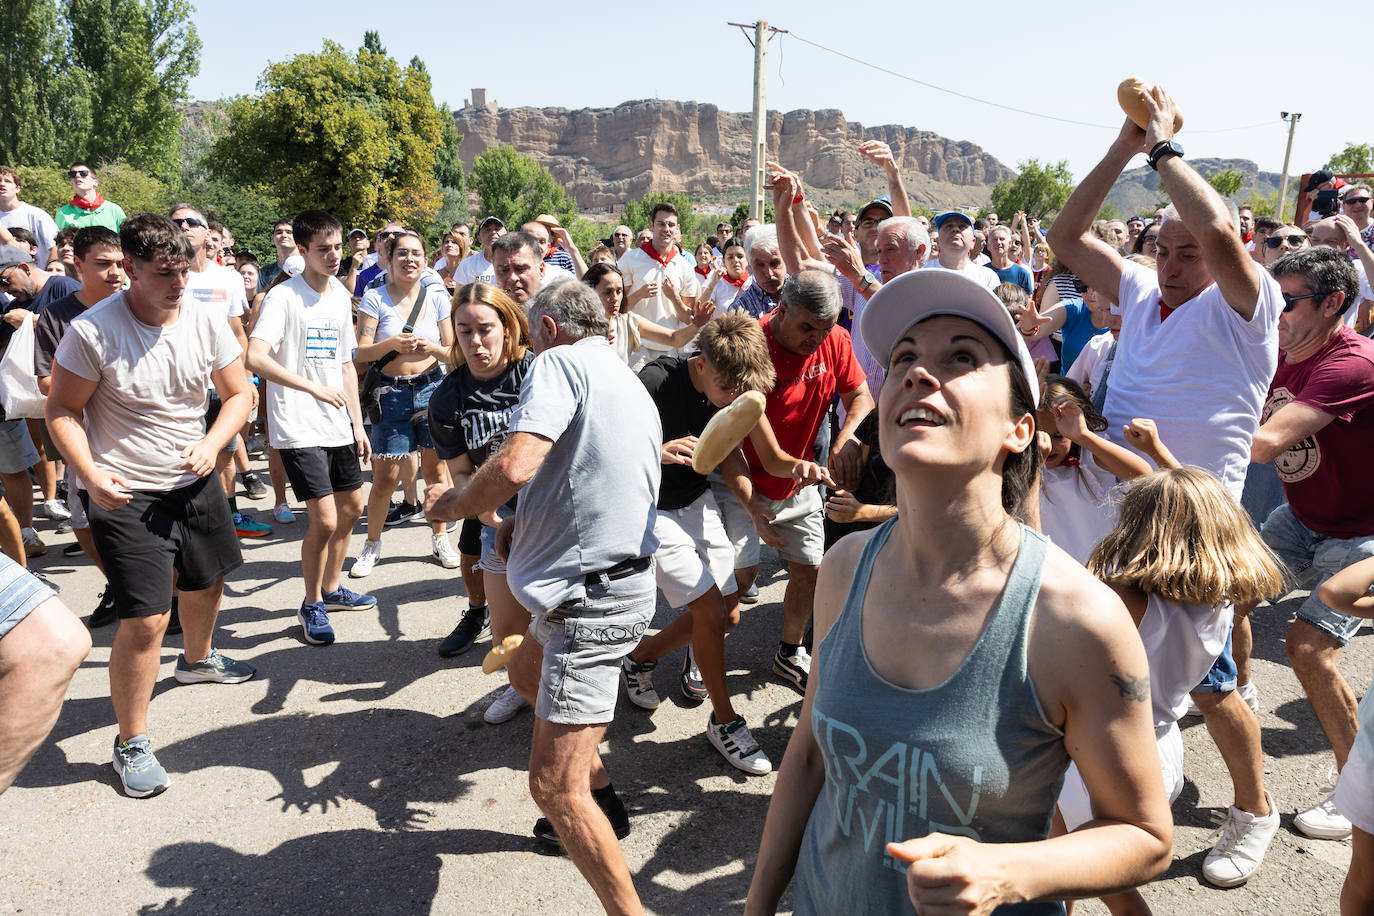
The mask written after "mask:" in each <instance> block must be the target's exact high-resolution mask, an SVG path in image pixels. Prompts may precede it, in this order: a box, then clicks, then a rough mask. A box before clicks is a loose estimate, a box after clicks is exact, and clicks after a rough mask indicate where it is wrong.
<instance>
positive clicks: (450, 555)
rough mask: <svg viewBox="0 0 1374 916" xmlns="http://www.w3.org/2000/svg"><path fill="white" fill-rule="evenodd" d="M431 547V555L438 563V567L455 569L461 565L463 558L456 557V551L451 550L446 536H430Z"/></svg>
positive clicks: (451, 547) (451, 546)
mask: <svg viewBox="0 0 1374 916" xmlns="http://www.w3.org/2000/svg"><path fill="white" fill-rule="evenodd" d="M430 540H431V542H432V545H433V555H434V557H435V559H437V560H438V561H439V565H440V566H442V567H444V569H457V568H458V567H459V566H462V565H463V558H462V557H460V556H458V551H456V550H454V549H453V544H452V543H451V542H450V541H449V539H448V535H447V534H434V535H430Z"/></svg>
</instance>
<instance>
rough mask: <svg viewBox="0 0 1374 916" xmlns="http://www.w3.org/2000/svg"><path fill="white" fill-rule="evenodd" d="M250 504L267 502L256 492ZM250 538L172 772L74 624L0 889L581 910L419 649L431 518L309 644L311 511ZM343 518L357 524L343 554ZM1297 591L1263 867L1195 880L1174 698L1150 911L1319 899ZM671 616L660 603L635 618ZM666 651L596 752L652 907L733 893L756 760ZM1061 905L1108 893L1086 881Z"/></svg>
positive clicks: (1208, 758)
mask: <svg viewBox="0 0 1374 916" xmlns="http://www.w3.org/2000/svg"><path fill="white" fill-rule="evenodd" d="M241 503H242V504H243V505H245V506H253V507H254V508H256V509H257V510H258V516H259V517H260V518H262V519H263V520H266V518H267V516H268V511H267V510H268V508H269V505H268V503H267V501H265V500H264V501H260V502H258V503H256V504H252V503H249V502H248V501H247V500H242V501H241ZM304 522H305V518H304V515H303V514H301V513H298V522H297V524H295V525H292V526H279V527H278V529H277V532H276V533H275V534H274V535H273V536H272V537H270V538H266V539H262V540H258V541H251V542H245V544H244V554H245V559H246V560H247V562H246V564H245V566H244V567H243V568H242V569H241V570H239V571H238V572H237V573H235V574H234V575H233V576H232V577H231V581H230V583H229V586H228V588H227V590H226V594H225V600H224V610H223V612H222V615H221V617H220V623H221V626H220V630H219V635H218V636H217V640H216V644H217V646H218V647H219V648H220V649H222V650H223V651H225V652H226V654H229V655H231V656H234V657H238V658H243V659H246V660H248V661H251V662H252V663H253V664H255V665H256V666H257V667H258V676H257V677H256V678H255V679H254V680H252V681H250V682H248V683H246V684H243V685H238V686H220V685H194V686H181V685H178V684H177V683H176V681H175V680H174V679H173V678H172V667H173V665H174V663H175V661H176V657H177V654H178V652H179V651H180V637H170V638H169V639H168V641H167V644H166V646H165V648H164V650H163V669H162V672H161V678H160V680H159V682H158V687H157V691H156V693H155V695H154V698H153V702H152V709H151V715H150V722H151V729H152V733H153V734H152V737H153V740H154V746H155V749H156V752H157V754H158V758H159V760H160V761H161V762H162V763H163V765H164V766H165V767H166V768H167V770H168V771H169V773H170V774H171V779H172V786H171V788H170V789H169V790H168V791H167V792H166V793H164V794H163V795H161V796H159V797H157V798H153V799H147V800H134V799H130V798H126V797H125V796H124V795H123V794H122V792H121V791H120V788H119V780H118V778H117V777H116V776H115V774H114V772H113V771H112V769H111V767H110V747H111V744H112V742H113V740H114V737H115V732H116V729H115V725H114V717H113V713H112V710H111V707H110V704H109V699H108V682H107V675H106V671H105V668H106V664H107V662H108V660H109V647H110V643H111V640H112V638H113V636H114V628H113V627H109V628H105V629H101V630H97V631H95V633H94V640H95V648H94V649H93V651H92V652H91V654H90V656H89V658H88V659H87V660H86V662H85V663H84V664H83V666H82V668H81V670H80V671H79V672H78V673H77V675H76V678H75V679H74V681H73V683H72V687H71V691H70V694H69V697H68V700H67V703H66V706H65V707H64V709H63V711H62V716H61V718H60V720H59V721H58V723H57V726H56V728H55V729H54V731H53V734H52V736H51V738H50V739H49V740H48V741H47V742H46V744H45V745H44V746H43V748H42V749H41V750H40V751H39V753H38V754H37V756H36V757H35V758H34V760H33V761H32V762H31V763H30V764H29V766H28V768H27V769H26V770H25V771H24V773H22V774H21V775H20V777H19V779H18V781H17V782H16V784H15V785H14V787H13V788H12V789H11V790H10V791H9V792H7V793H6V794H5V795H4V796H3V797H2V798H0V911H5V912H16V913H18V912H22V913H27V914H64V916H65V914H68V913H71V912H91V913H158V914H161V913H174V912H175V913H183V912H184V913H194V914H210V913H233V914H236V916H244V914H259V913H261V914H268V913H334V912H339V911H341V910H348V911H352V912H357V913H369V914H371V913H380V914H389V913H424V912H433V913H493V914H503V913H520V914H524V913H529V914H541V916H548V914H558V913H594V912H597V911H598V908H597V905H596V900H595V897H594V896H593V895H592V893H591V892H590V890H589V889H588V888H587V887H586V885H585V884H584V883H583V882H582V880H581V878H580V876H579V875H578V873H577V871H576V870H575V869H574V868H573V866H572V865H571V863H570V862H569V861H568V860H567V859H566V858H564V857H561V856H558V855H551V854H548V853H546V852H544V851H543V850H542V849H541V848H540V846H539V845H538V843H537V842H536V841H535V840H534V839H533V838H532V837H531V836H530V833H529V829H530V826H531V824H532V823H533V821H534V819H535V818H536V817H537V816H538V811H537V809H536V808H535V806H534V803H533V802H532V801H531V800H530V798H529V794H528V791H527V789H526V771H525V763H526V759H527V756H528V750H529V733H530V723H531V716H530V713H529V712H528V711H525V712H522V713H521V714H520V715H519V716H518V717H517V718H516V719H514V720H513V721H511V722H510V723H507V724H505V725H501V726H488V725H485V724H484V723H483V722H482V712H483V710H484V709H485V708H486V706H487V704H488V703H489V702H490V701H491V700H492V699H493V698H494V697H495V696H496V695H497V692H498V691H499V689H500V688H501V687H502V686H503V685H504V680H503V679H502V678H501V677H499V676H491V677H488V676H484V675H483V674H482V673H481V667H480V664H481V658H482V655H483V654H484V653H485V649H486V645H485V643H482V644H479V646H478V647H477V648H476V649H474V650H473V651H471V652H469V653H467V654H466V655H464V656H462V657H460V658H458V659H455V660H451V661H445V660H443V659H440V658H439V657H438V656H437V655H436V654H435V645H436V643H437V641H438V640H439V639H440V638H442V637H443V636H444V635H445V634H446V633H447V632H448V631H449V629H451V628H452V626H453V625H454V624H455V623H456V621H457V619H458V616H459V615H460V614H461V612H462V610H463V609H464V608H465V607H466V600H465V599H464V598H463V597H462V594H463V592H462V583H461V580H460V579H459V577H458V575H457V571H456V570H453V571H450V570H445V569H442V568H441V567H440V566H439V565H438V564H437V562H435V561H433V560H431V559H430V558H429V538H428V528H427V527H426V526H425V525H423V524H419V523H412V524H408V525H406V526H403V527H399V528H392V529H389V530H388V531H387V533H386V536H385V538H384V540H383V559H382V561H381V562H380V563H379V564H378V566H377V569H376V571H375V572H374V573H373V574H372V576H370V577H369V578H367V579H364V580H353V581H351V582H350V585H353V586H355V587H356V586H358V585H360V584H362V585H365V586H366V590H367V591H369V592H371V593H373V594H375V595H376V596H377V597H378V599H379V601H380V606H379V609H378V610H373V611H366V612H353V613H345V612H336V613H334V614H333V615H332V617H333V622H334V627H335V629H336V630H337V632H338V641H337V642H336V643H335V644H334V645H332V646H327V647H312V646H309V645H306V644H305V643H304V641H303V640H302V638H301V630H300V626H299V625H298V624H297V623H296V619H295V611H296V608H297V607H298V606H299V604H300V601H301V598H302V594H301V592H300V588H299V578H298V573H299V562H300V554H299V544H298V543H297V542H298V541H299V539H300V536H301V534H302V532H303V530H304V527H305V524H304ZM51 529H52V525H51V523H41V522H40V530H41V531H42V533H43V535H44V537H45V539H46V540H48V542H49V543H50V544H51V545H52V546H51V548H50V549H49V551H48V553H47V555H46V556H44V557H41V558H38V559H36V560H35V561H34V562H33V566H35V567H36V568H40V569H43V570H44V571H46V572H47V574H48V575H49V576H50V577H51V578H52V579H53V580H54V581H55V582H57V583H58V584H59V585H60V586H61V587H62V596H61V597H62V598H63V599H64V600H65V601H66V602H67V603H68V604H69V605H70V606H71V607H72V608H73V609H74V610H75V611H76V612H77V613H79V614H81V615H83V616H84V615H85V614H88V613H89V612H90V609H91V608H92V607H94V606H95V602H96V596H97V593H98V591H99V588H100V585H101V583H100V581H99V575H98V574H97V573H95V571H94V570H93V569H92V568H91V567H90V566H89V564H88V563H87V562H86V561H85V560H84V558H77V559H75V560H72V559H68V558H64V557H63V556H62V555H61V550H60V548H61V546H62V545H63V544H65V543H69V542H70V540H71V536H70V535H54V534H53V533H52V530H51ZM361 531H362V529H361V527H359V529H358V532H357V533H355V535H354V538H353V546H354V554H356V552H357V549H358V548H359V547H361V545H362V533H361ZM764 580H765V581H764V583H763V596H762V601H761V602H760V603H759V604H757V605H755V606H754V607H753V608H747V607H746V611H745V614H744V616H743V620H742V622H741V625H740V627H739V628H738V630H736V631H735V633H734V634H732V636H731V637H730V640H729V642H728V646H727V656H728V663H729V666H730V685H731V689H732V691H733V693H734V695H735V698H736V706H737V707H738V708H739V709H740V711H741V712H742V713H743V714H744V715H745V716H746V717H747V719H748V721H749V725H750V728H751V729H752V730H753V733H754V735H755V736H756V738H757V739H758V740H759V742H760V743H761V744H762V746H763V747H764V749H765V750H766V751H767V753H768V754H769V755H770V757H772V759H773V761H774V764H775V765H776V764H777V763H778V762H779V761H780V760H781V758H782V754H783V750H784V748H785V746H786V742H787V739H788V736H789V735H790V733H791V729H792V726H793V725H794V724H795V722H796V716H797V713H798V710H799V708H800V705H801V703H800V697H799V696H798V695H797V694H796V693H795V692H794V691H792V690H791V689H789V688H788V687H786V686H784V685H783V684H782V683H781V682H779V681H778V680H777V679H776V678H775V677H774V676H773V675H772V673H771V656H772V652H773V648H774V647H775V646H776V643H775V642H774V640H775V639H776V634H777V630H778V627H779V625H780V619H781V609H780V602H781V600H782V590H783V584H784V582H785V577H783V576H782V575H780V574H779V573H778V571H777V569H776V564H774V565H773V566H771V567H769V566H767V565H766V566H765V570H764ZM1298 603H1299V601H1298V600H1297V599H1296V598H1294V597H1290V598H1289V599H1288V600H1286V601H1284V602H1281V603H1279V604H1278V605H1277V606H1275V607H1264V608H1261V609H1260V611H1259V612H1257V614H1256V616H1255V637H1256V639H1255V674H1256V682H1257V683H1258V684H1259V687H1260V698H1261V703H1262V704H1263V705H1262V715H1261V724H1262V726H1263V730H1264V747H1265V751H1266V757H1265V776H1266V780H1267V782H1268V785H1269V788H1270V791H1271V792H1272V793H1273V795H1274V798H1275V800H1276V801H1277V804H1278V806H1279V808H1280V811H1281V812H1282V814H1283V818H1282V819H1283V827H1282V828H1281V829H1280V831H1279V834H1278V836H1277V837H1276V838H1275V840H1274V842H1273V845H1272V846H1271V847H1270V851H1269V855H1268V857H1267V859H1266V860H1265V864H1264V866H1263V868H1262V869H1261V870H1260V872H1259V873H1258V875H1257V876H1256V877H1255V878H1254V879H1253V880H1251V881H1250V883H1249V884H1248V885H1246V886H1244V887H1241V888H1237V889H1235V890H1231V891H1222V890H1218V889H1215V888H1212V887H1210V886H1209V885H1206V884H1205V883H1204V882H1203V881H1202V879H1201V876H1200V870H1201V866H1202V858H1203V856H1204V855H1205V854H1206V851H1207V850H1208V849H1209V848H1210V846H1211V834H1212V833H1213V830H1214V824H1215V822H1216V821H1218V820H1219V819H1220V817H1221V815H1222V814H1223V813H1224V811H1225V808H1226V806H1227V805H1228V804H1229V803H1230V786H1229V782H1228V779H1227V777H1226V773H1225V770H1224V768H1223V767H1222V766H1221V761H1220V758H1219V756H1218V755H1217V753H1216V750H1215V748H1214V746H1213V745H1212V744H1211V741H1210V739H1209V738H1208V736H1207V734H1206V729H1205V728H1203V727H1202V726H1201V724H1200V720H1186V723H1187V724H1185V728H1184V743H1185V747H1186V754H1187V756H1186V758H1185V764H1184V766H1185V771H1186V773H1187V775H1188V784H1187V786H1186V788H1185V789H1184V792H1183V795H1182V796H1181V797H1180V798H1179V800H1178V802H1177V803H1176V804H1175V806H1174V816H1175V821H1176V824H1177V830H1176V834H1175V849H1174V855H1175V859H1174V862H1173V865H1172V867H1171V868H1170V869H1169V871H1168V873H1167V875H1166V876H1165V877H1164V878H1162V879H1160V880H1159V881H1157V882H1155V883H1154V884H1152V885H1151V886H1149V887H1148V888H1147V889H1146V891H1145V895H1146V898H1147V899H1148V900H1149V901H1150V903H1151V905H1152V906H1153V907H1154V909H1155V911H1156V912H1158V913H1173V914H1188V916H1193V914H1211V913H1217V914H1225V916H1232V914H1240V913H1264V912H1273V913H1284V914H1302V913H1333V912H1335V911H1336V910H1337V899H1338V895H1339V891H1340V885H1341V882H1342V880H1343V878H1344V875H1345V871H1346V868H1347V866H1348V864H1349V861H1350V847H1349V841H1346V842H1343V843H1342V842H1331V841H1321V840H1309V839H1306V838H1305V837H1302V836H1300V835H1298V834H1297V833H1295V832H1294V831H1293V829H1292V824H1291V822H1292V815H1293V814H1294V813H1295V812H1296V811H1298V810H1301V809H1302V808H1304V807H1306V806H1308V805H1309V804H1312V803H1313V802H1315V801H1316V800H1317V799H1318V797H1319V796H1318V795H1317V783H1318V782H1319V780H1320V779H1321V777H1322V775H1323V774H1324V772H1325V770H1326V768H1327V766H1328V765H1329V764H1330V763H1331V755H1330V752H1329V751H1328V750H1327V749H1326V745H1325V741H1324V739H1323V738H1322V735H1321V732H1320V729H1319V728H1318V727H1317V724H1316V720H1315V719H1314V717H1313V716H1312V713H1311V710H1310V708H1309V707H1308V705H1307V702H1306V700H1305V699H1304V698H1303V695H1302V692H1301V688H1300V687H1299V686H1298V683H1297V680H1296V678H1295V677H1294V676H1293V674H1292V672H1291V670H1290V669H1289V668H1288V667H1287V665H1286V663H1285V660H1284V653H1283V642H1282V640H1283V634H1284V632H1285V630H1286V628H1287V624H1288V621H1289V620H1290V619H1291V616H1292V613H1293V611H1294V610H1295V609H1296V607H1297V605H1298ZM667 619H669V618H668V611H667V609H666V608H664V607H662V605H660V608H659V616H658V618H657V619H656V621H655V623H656V625H657V626H662V625H663V624H664V622H665V621H666V620H667ZM1368 632H1369V631H1368V630H1365V631H1363V632H1362V634H1361V635H1360V636H1358V637H1357V638H1356V639H1355V640H1354V641H1353V642H1352V644H1351V646H1350V647H1349V649H1348V650H1347V651H1346V652H1345V653H1344V657H1343V661H1342V667H1343V669H1344V670H1345V672H1346V675H1347V677H1349V678H1350V680H1351V682H1352V684H1353V686H1354V687H1355V690H1356V693H1357V694H1361V695H1362V694H1363V692H1364V690H1365V689H1366V688H1367V687H1368V685H1369V675H1370V670H1371V663H1372V662H1374V652H1372V651H1371V644H1372V643H1374V641H1371V640H1370V638H1369V635H1368ZM680 658H681V656H680V655H678V656H675V657H674V656H670V657H669V658H668V659H666V660H665V661H664V662H663V663H662V664H661V665H660V667H659V670H658V672H657V675H656V679H657V682H658V687H659V691H660V693H661V694H662V695H664V697H665V702H664V704H663V705H662V706H661V707H660V708H659V709H658V710H656V711H655V712H653V713H652V714H650V713H646V712H644V711H642V710H639V709H637V708H635V707H633V706H631V705H630V704H629V703H628V702H626V701H624V700H622V701H621V703H620V706H619V709H618V714H617V719H616V722H615V723H614V725H613V726H612V727H611V728H610V730H609V732H608V734H607V738H606V741H605V743H604V745H603V748H602V752H603V755H604V758H605V761H606V765H607V767H608V769H609V771H610V773H611V776H612V779H613V780H614V782H615V785H616V787H617V789H618V790H619V792H620V793H621V795H622V796H623V798H624V799H625V801H626V804H627V806H628V807H629V809H630V814H631V819H632V824H633V832H632V833H631V835H630V837H629V838H628V839H627V840H625V841H624V844H623V845H624V849H625V853H626V857H627V858H628V860H629V864H630V868H631V871H632V873H633V874H634V876H635V883H636V886H637V887H638V889H639V893H640V895H641V897H642V898H643V900H644V902H645V905H646V907H647V908H648V909H649V910H650V911H652V912H655V913H664V914H708V913H710V914H714V913H738V912H740V911H741V910H742V907H743V901H744V897H745V893H746V890H747V888H748V883H749V878H750V873H751V868H752V862H753V858H754V855H755V853H756V851H757V846H758V838H759V835H760V832H761V830H762V825H763V818H764V816H765V813H766V811H767V805H768V802H769V798H770V795H771V793H772V791H773V786H774V777H773V776H767V777H747V776H745V775H743V774H741V773H738V772H737V771H735V770H734V769H732V768H731V767H730V766H729V765H728V764H726V763H725V761H724V760H723V759H722V758H720V757H719V756H718V755H717V754H716V752H715V751H714V750H713V749H712V748H711V747H710V745H709V744H708V743H707V741H706V738H705V734H704V731H703V729H704V725H705V722H706V718H707V715H708V709H707V708H704V707H700V706H697V707H692V706H688V705H686V704H685V703H684V702H683V701H682V700H681V697H680V695H679V694H678V692H677V690H676V681H677V671H678V668H677V666H678V665H680V663H681V662H680ZM1078 912H1080V913H1094V914H1098V913H1105V912H1106V910H1105V908H1103V907H1101V906H1100V904H1097V903H1096V902H1089V903H1087V904H1084V905H1082V906H1081V907H1080V908H1079V910H1078Z"/></svg>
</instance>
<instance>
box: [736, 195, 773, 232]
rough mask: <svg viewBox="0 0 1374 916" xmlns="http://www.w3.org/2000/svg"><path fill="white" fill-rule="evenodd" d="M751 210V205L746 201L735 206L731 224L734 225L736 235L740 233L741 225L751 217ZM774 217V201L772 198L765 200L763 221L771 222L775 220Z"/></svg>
mask: <svg viewBox="0 0 1374 916" xmlns="http://www.w3.org/2000/svg"><path fill="white" fill-rule="evenodd" d="M750 212H751V211H750V207H749V205H748V204H747V203H745V204H740V205H739V206H738V207H736V208H735V212H734V213H731V214H730V225H731V226H733V227H734V229H735V235H739V227H740V226H743V225H744V221H745V220H747V219H748V218H749V213H750ZM773 218H774V213H773V202H772V201H771V200H765V201H764V202H763V221H764V222H765V223H771V222H773Z"/></svg>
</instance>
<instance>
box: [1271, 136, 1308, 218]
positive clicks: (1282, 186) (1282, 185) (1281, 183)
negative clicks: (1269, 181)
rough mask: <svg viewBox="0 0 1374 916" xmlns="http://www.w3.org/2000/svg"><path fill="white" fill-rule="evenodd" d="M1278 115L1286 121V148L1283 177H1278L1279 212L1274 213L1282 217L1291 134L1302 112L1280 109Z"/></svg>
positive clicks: (1286, 188) (1285, 196)
mask: <svg viewBox="0 0 1374 916" xmlns="http://www.w3.org/2000/svg"><path fill="white" fill-rule="evenodd" d="M1279 117H1280V118H1283V120H1285V121H1287V122H1288V148H1287V149H1285V150H1284V151H1283V177H1282V178H1280V179H1279V207H1278V210H1279V212H1278V213H1277V214H1276V215H1277V216H1278V218H1279V219H1283V202H1284V201H1285V200H1286V199H1287V197H1288V160H1289V158H1290V157H1291V156H1292V155H1293V134H1294V132H1295V131H1296V130H1297V129H1298V121H1300V120H1302V112H1298V111H1295V112H1293V113H1292V114H1290V113H1288V112H1286V111H1281V112H1279ZM1294 216H1295V217H1296V214H1294Z"/></svg>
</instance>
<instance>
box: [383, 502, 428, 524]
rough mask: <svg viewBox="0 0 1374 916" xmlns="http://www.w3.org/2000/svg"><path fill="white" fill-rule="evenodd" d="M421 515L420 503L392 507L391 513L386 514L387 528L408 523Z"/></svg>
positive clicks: (403, 503) (404, 503)
mask: <svg viewBox="0 0 1374 916" xmlns="http://www.w3.org/2000/svg"><path fill="white" fill-rule="evenodd" d="M419 514H420V506H419V504H418V503H407V502H402V503H399V504H397V505H395V506H392V507H391V511H390V512H388V513H387V514H386V527H388V528H390V527H392V526H393V525H400V524H402V523H403V522H408V521H410V520H411V519H412V518H414V517H415V516H417V515H419Z"/></svg>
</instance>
